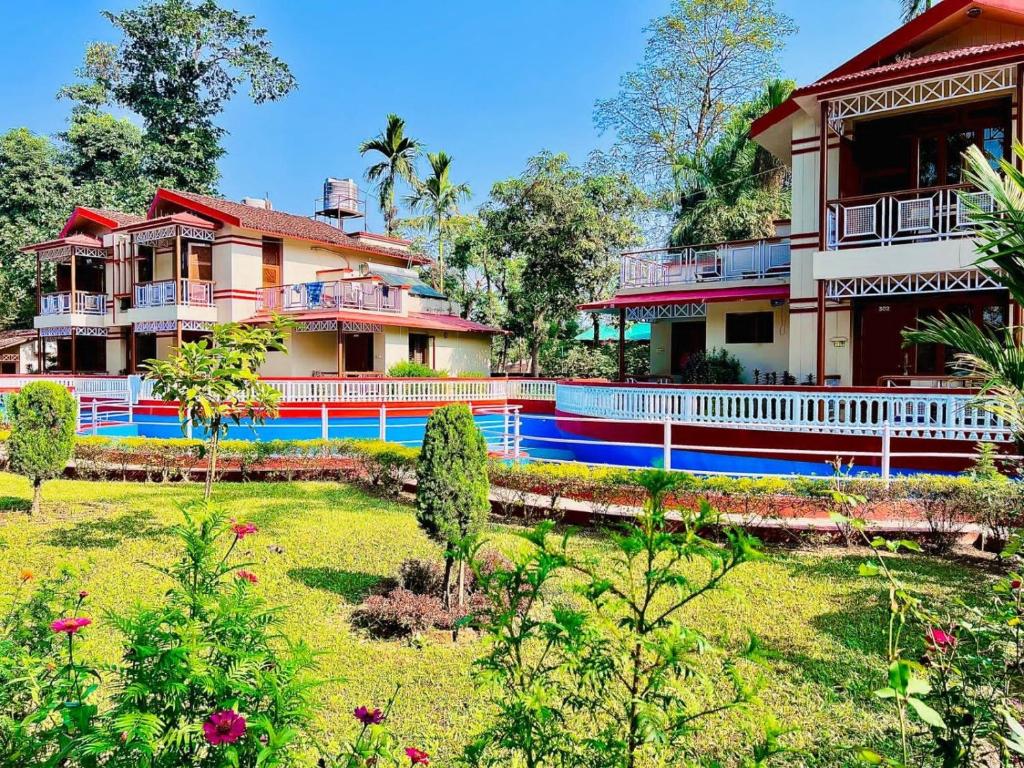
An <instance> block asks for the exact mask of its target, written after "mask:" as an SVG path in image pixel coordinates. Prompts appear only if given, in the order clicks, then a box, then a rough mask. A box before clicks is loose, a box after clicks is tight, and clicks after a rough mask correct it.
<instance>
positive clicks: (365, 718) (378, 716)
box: [352, 707, 384, 725]
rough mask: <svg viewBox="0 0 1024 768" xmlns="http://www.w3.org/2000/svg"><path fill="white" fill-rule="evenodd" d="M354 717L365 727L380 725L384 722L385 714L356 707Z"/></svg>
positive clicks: (377, 710)
mask: <svg viewBox="0 0 1024 768" xmlns="http://www.w3.org/2000/svg"><path fill="white" fill-rule="evenodd" d="M352 716H353V717H355V719H356V720H358V721H359V722H360V723H362V724H363V725H380V724H381V723H383V722H384V713H383V712H381V711H380V710H379V709H376V708H375V709H367V708H366V707H356V708H355V709H354V710H353V711H352Z"/></svg>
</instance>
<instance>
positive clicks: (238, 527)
mask: <svg viewBox="0 0 1024 768" xmlns="http://www.w3.org/2000/svg"><path fill="white" fill-rule="evenodd" d="M231 530H232V531H234V532H235V536H237V537H238V538H239V539H244V538H245V537H246V536H248V535H249V534H252V533H256V532H257V531H259V528H257V527H256V526H255V525H254V524H253V523H235V524H234V525H232V526H231Z"/></svg>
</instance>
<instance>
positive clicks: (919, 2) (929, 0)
mask: <svg viewBox="0 0 1024 768" xmlns="http://www.w3.org/2000/svg"><path fill="white" fill-rule="evenodd" d="M936 2H938V0H900V7H901V9H902V11H901V13H902V15H903V23H904V24H905V23H906V22H908V21H911V20H912V19H915V18H917V17H918V16H920V15H921V14H922V13H924V12H925V11H927V10H928V9H929V8H931V7H932V6H933V5H935V3H936Z"/></svg>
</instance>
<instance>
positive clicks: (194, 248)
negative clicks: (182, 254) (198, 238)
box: [185, 243, 213, 281]
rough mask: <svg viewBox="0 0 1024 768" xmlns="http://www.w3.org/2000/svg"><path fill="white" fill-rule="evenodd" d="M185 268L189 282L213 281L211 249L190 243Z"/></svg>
mask: <svg viewBox="0 0 1024 768" xmlns="http://www.w3.org/2000/svg"><path fill="white" fill-rule="evenodd" d="M187 266H188V270H187V272H185V274H186V275H187V276H188V278H189V279H190V280H207V281H210V280H213V248H212V247H211V246H209V245H197V244H195V243H190V244H189V246H188V265H187Z"/></svg>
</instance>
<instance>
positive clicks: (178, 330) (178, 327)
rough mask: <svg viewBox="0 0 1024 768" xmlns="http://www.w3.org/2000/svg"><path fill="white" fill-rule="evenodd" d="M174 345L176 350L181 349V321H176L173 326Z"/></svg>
mask: <svg viewBox="0 0 1024 768" xmlns="http://www.w3.org/2000/svg"><path fill="white" fill-rule="evenodd" d="M174 329H175V330H174V333H175V343H176V344H177V347H176V349H177V350H180V349H181V320H178V321H176V322H175V324H174Z"/></svg>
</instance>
